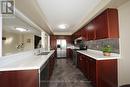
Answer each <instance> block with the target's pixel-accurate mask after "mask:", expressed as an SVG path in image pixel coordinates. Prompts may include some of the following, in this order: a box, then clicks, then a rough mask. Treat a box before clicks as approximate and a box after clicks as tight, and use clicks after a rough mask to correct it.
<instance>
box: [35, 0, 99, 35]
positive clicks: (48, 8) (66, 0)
mask: <svg viewBox="0 0 130 87" xmlns="http://www.w3.org/2000/svg"><path fill="white" fill-rule="evenodd" d="M37 1H38V4H39V6H40V8H41V9H42V11H43V13H44V14H45V16H46V18H47V20H48V23H49V24H50V25H51V27H52V31H53V33H54V34H57V33H62V32H64V33H71V34H72V33H73V32H74V27H75V26H76V25H77V24H79V22H80V21H81V20H83V19H84V17H85V16H86V15H88V13H90V12H91V11H92V10H93V9H94V7H95V6H96V5H97V4H98V3H99V2H100V1H101V0H37ZM60 24H67V25H68V27H67V28H66V29H60V28H59V27H58V26H59V25H60Z"/></svg>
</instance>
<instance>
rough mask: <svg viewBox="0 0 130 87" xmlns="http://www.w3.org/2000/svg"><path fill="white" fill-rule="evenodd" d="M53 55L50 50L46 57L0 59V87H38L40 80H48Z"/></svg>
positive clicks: (32, 56)
mask: <svg viewBox="0 0 130 87" xmlns="http://www.w3.org/2000/svg"><path fill="white" fill-rule="evenodd" d="M23 54H24V53H23ZM55 55H56V53H55V51H54V50H52V51H50V52H49V54H48V55H34V54H28V55H27V56H25V55H24V56H19V55H16V56H13V57H11V56H10V57H8V58H7V57H2V58H1V59H0V60H1V61H0V87H40V82H41V80H44V81H48V80H49V79H50V76H51V74H52V71H53V68H54V64H55V58H56V56H55ZM43 74H44V75H43Z"/></svg>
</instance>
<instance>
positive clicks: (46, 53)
mask: <svg viewBox="0 0 130 87" xmlns="http://www.w3.org/2000/svg"><path fill="white" fill-rule="evenodd" d="M49 53H50V52H42V53H39V54H38V56H40V55H48V54H49Z"/></svg>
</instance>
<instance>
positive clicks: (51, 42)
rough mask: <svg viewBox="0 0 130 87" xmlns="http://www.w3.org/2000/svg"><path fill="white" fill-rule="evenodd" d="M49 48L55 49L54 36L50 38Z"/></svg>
mask: <svg viewBox="0 0 130 87" xmlns="http://www.w3.org/2000/svg"><path fill="white" fill-rule="evenodd" d="M50 46H51V49H56V37H55V36H50Z"/></svg>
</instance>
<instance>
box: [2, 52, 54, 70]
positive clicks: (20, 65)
mask: <svg viewBox="0 0 130 87" xmlns="http://www.w3.org/2000/svg"><path fill="white" fill-rule="evenodd" d="M53 53H54V50H52V51H50V53H49V54H48V55H39V56H37V55H34V54H33V55H28V56H24V57H22V56H21V57H18V56H16V58H15V57H13V58H7V59H6V58H5V59H4V58H0V71H13V70H32V69H40V68H41V66H42V65H43V64H45V62H46V61H47V60H48V59H49V58H50V56H51V55H52V54H53ZM11 59H12V60H11Z"/></svg>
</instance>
